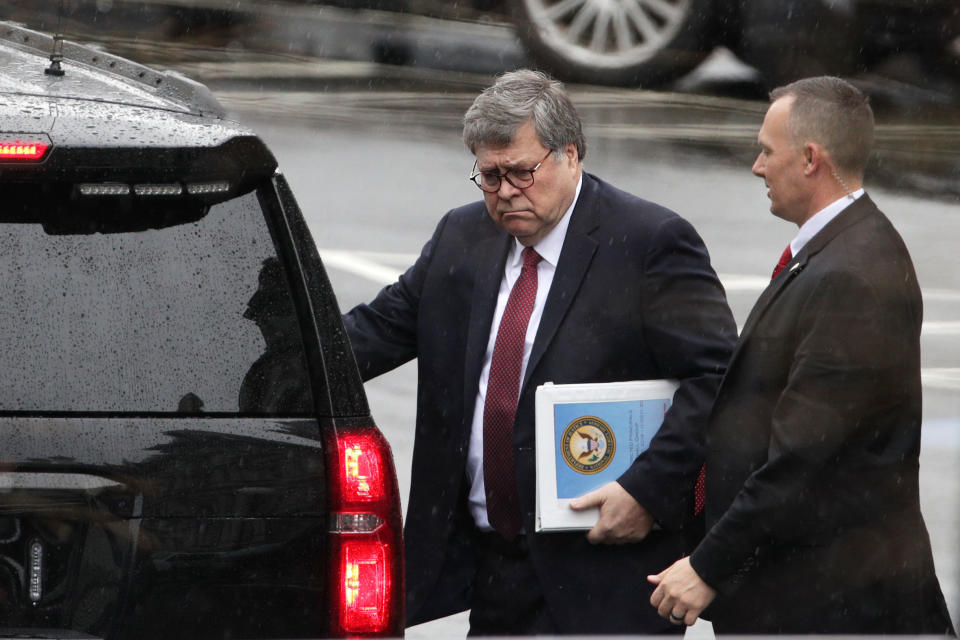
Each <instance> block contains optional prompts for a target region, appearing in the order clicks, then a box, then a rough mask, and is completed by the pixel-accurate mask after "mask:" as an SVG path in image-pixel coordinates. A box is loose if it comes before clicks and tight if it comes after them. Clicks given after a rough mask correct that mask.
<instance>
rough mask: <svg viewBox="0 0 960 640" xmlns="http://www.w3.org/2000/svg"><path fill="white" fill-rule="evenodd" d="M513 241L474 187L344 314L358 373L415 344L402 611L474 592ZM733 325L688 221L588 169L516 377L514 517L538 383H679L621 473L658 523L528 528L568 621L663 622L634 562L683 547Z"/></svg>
mask: <svg viewBox="0 0 960 640" xmlns="http://www.w3.org/2000/svg"><path fill="white" fill-rule="evenodd" d="M511 242H514V240H513V239H512V238H511V237H510V236H508V235H507V234H506V233H505V232H504V231H503V230H502V229H500V228H499V227H497V226H496V225H495V224H494V223H493V221H492V220H491V219H490V217H489V215H488V214H487V211H486V209H485V207H484V205H483V203H482V202H476V203H474V204H470V205H466V206H464V207H461V208H458V209H455V210H453V211H451V212H449V213H448V214H447V215H446V216H444V218H443V219H442V220H441V222H440V224H439V225H438V226H437V229H436V232H435V233H434V235H433V237H432V238H431V239H430V241H429V242H428V243H427V244H426V246H425V247H424V249H423V252H422V254H421V255H420V258H419V259H418V260H417V262H416V264H414V265H413V267H411V268H410V269H409V270H408V271H407V272H406V273H405V274H404V275H402V276H401V277H400V279H399V281H398V282H397V283H395V284H393V285H390V286H388V287H386V288H385V289H384V290H383V291H381V292H380V294H379V295H378V296H377V298H376V299H375V300H374V301H373V302H372V303H371V304H369V305H360V306H358V307H356V308H354V309H353V310H351V311H350V312H349V313H348V314H346V316H345V324H346V327H347V331H348V333H349V335H350V339H351V342H352V344H353V349H354V353H355V354H356V358H357V363H358V365H359V367H360V371H361V375H362V376H363V377H364V379H369V378H372V377H374V376H376V375H379V374H380V373H383V372H385V371H388V370H390V369H393V368H394V367H396V366H398V365H400V364H402V363H404V362H406V361H408V360H410V359H412V358H415V357H416V358H418V367H419V373H418V375H419V380H418V382H419V386H418V392H417V427H416V439H415V444H414V452H413V474H412V486H411V491H410V501H409V507H408V513H407V520H406V550H407V556H406V563H407V564H406V567H407V595H408V606H407V611H408V624H417V623H419V622H423V621H426V620H429V619H432V618H436V617H439V616H442V615H447V614H449V613H453V612H455V611H459V610H463V609H465V608H468V607H469V593H468V588H469V583H470V579H471V577H472V574H473V565H472V557H471V556H472V553H471V545H470V535H471V532H472V530H473V521H472V518H471V517H470V516H469V515H468V513H467V511H466V500H465V495H466V491H467V489H468V487H467V486H466V485H467V482H466V481H465V480H466V472H465V464H466V456H467V445H468V441H469V435H470V424H471V420H472V416H473V410H474V402H475V399H476V395H477V388H478V384H479V377H480V369H481V364H482V360H483V355H484V352H485V350H486V346H487V339H488V337H489V335H490V329H491V326H490V325H491V322H492V317H493V313H494V307H495V305H496V301H497V291H498V288H499V286H500V280H501V278H502V277H503V271H504V263H505V260H506V256H507V251H508V249H509V247H510V243H511ZM735 331H736V329H735V327H734V324H733V319H732V317H731V314H730V311H729V309H728V307H727V304H726V300H725V298H724V293H723V289H722V288H721V286H720V283H719V281H718V280H717V277H716V275H715V273H714V272H713V269H712V268H711V267H710V261H709V256H708V255H707V251H706V249H705V247H704V246H703V242H702V241H701V240H700V238H699V236H698V235H697V233H696V232H695V231H694V229H693V227H691V226H690V224H689V223H687V222H686V221H685V220H683V219H682V218H680V217H679V216H677V215H676V214H674V213H672V212H670V211H668V210H666V209H664V208H662V207H659V206H657V205H655V204H652V203H650V202H646V201H643V200H641V199H639V198H636V197H634V196H632V195H630V194H627V193H624V192H623V191H620V190H618V189H615V188H613V187H611V186H610V185H608V184H606V183H604V182H602V181H600V180H598V179H597V178H595V177H593V176H590V175H588V174H584V177H583V186H582V189H581V193H580V197H579V200H578V201H577V205H576V207H575V209H574V211H573V213H572V217H571V220H570V226H569V228H568V231H567V235H566V238H565V240H564V244H563V249H562V252H561V256H560V260H559V264H558V266H557V271H556V274H555V276H554V280H553V284H552V287H551V289H550V293H549V295H548V298H547V301H546V306H545V308H544V313H543V317H542V320H541V322H540V326H539V329H538V332H537V336H536V340H535V343H534V346H533V351H532V354H531V356H530V362H529V364H528V366H527V371H526V377H525V379H524V381H523V384H522V386H521V390H520V398H519V405H518V409H517V417H516V422H515V427H514V447H515V449H514V451H515V453H514V456H515V462H516V477H517V486H518V489H519V497H520V504H521V509H522V511H523V518H524V527H525V530H526V531H527V532H532V531H534V507H535V467H534V459H535V457H534V395H535V390H536V387H537V386H538V385H541V384H543V383H544V382H548V381H552V382H555V383H558V384H559V383H573V382H610V381H619V380H635V379H656V378H675V379H678V380H680V382H681V386H680V388H679V390H678V391H677V393H676V395H675V397H674V404H673V406H672V409H671V410H670V412H669V414H668V416H667V419H666V420H665V423H664V425H663V426H662V427H661V430H660V431H659V433H658V435H657V436H656V437H655V438H654V439H653V440H652V441H651V446H650V449H649V450H648V451H647V452H646V454H645V455H643V456H641V457H640V458H638V459H637V461H636V462H635V463H634V464H633V466H632V467H631V468H630V469H629V470H628V472H627V473H626V474H624V476H623V477H622V478H621V480H620V482H621V484H623V486H624V487H625V488H626V489H627V490H628V491H629V492H630V493H631V494H632V495H633V496H635V497H636V498H637V499H638V501H639V502H640V503H641V504H643V505H644V506H646V507H647V508H648V509H649V510H650V511H651V512H652V513H653V515H654V516H655V517H656V518H657V519H658V520H659V522H660V523H661V525H662V527H663V530H662V531H654V532H653V533H651V534H650V536H648V538H647V539H646V540H645V541H644V542H643V543H640V544H635V545H626V546H592V545H590V544H589V543H588V542H587V541H586V537H585V534H584V532H572V533H549V534H537V535H532V536H529V537H530V548H531V555H532V558H533V561H534V564H535V566H536V569H537V573H538V576H539V577H540V582H541V584H542V587H543V590H544V593H545V596H546V599H547V602H548V605H549V606H550V610H551V613H552V615H553V617H554V619H555V621H556V622H557V624H558V625H559V626H560V628H561V629H563V630H564V631H565V632H580V633H589V632H598V633H602V632H606V633H612V632H622V633H626V632H639V631H646V632H649V631H657V630H661V629H668V628H669V627H670V625H669V623H666V622H665V621H663V620H662V619H660V618H659V617H658V616H657V615H656V611H655V610H654V609H653V608H652V607H650V606H649V605H648V604H647V602H646V599H647V598H649V594H650V591H649V588H648V587H647V583H646V579H645V576H646V575H647V574H648V573H651V572H656V571H660V570H662V569H663V568H664V567H665V566H667V565H669V564H670V563H671V562H672V561H674V560H676V559H677V558H679V557H680V556H681V555H682V554H683V553H684V552H685V543H684V540H683V536H682V534H681V533H680V529H681V527H682V526H683V525H684V524H685V523H686V522H687V514H689V512H690V510H691V509H690V497H691V491H692V486H693V483H694V480H695V478H696V476H697V473H698V470H699V468H700V466H701V464H702V460H703V458H702V452H703V427H704V423H705V418H706V413H707V411H708V410H709V407H710V404H711V401H712V399H713V397H714V395H715V393H716V389H717V385H718V384H719V381H720V377H721V375H722V373H723V370H724V367H725V365H726V362H727V360H728V359H729V356H730V352H731V349H732V346H733V341H734V339H735ZM687 550H689V547H687Z"/></svg>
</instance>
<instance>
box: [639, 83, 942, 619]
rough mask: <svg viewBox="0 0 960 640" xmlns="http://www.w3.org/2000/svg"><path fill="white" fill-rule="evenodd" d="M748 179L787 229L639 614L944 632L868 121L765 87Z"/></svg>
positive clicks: (910, 293)
mask: <svg viewBox="0 0 960 640" xmlns="http://www.w3.org/2000/svg"><path fill="white" fill-rule="evenodd" d="M770 97H771V104H770V108H769V109H768V110H767V115H766V117H765V118H764V120H763V125H762V127H761V128H760V133H759V136H758V141H759V143H760V153H759V156H758V157H757V161H756V162H755V163H754V165H753V172H754V174H756V175H757V176H758V177H760V178H763V180H764V182H765V183H766V186H767V188H768V189H769V191H768V194H767V195H768V197H769V198H770V211H771V212H772V213H773V214H774V215H776V216H778V217H780V218H783V219H784V220H787V221H789V222H792V223H794V224H796V225H797V226H798V227H799V231H798V233H797V236H796V238H795V239H794V240H793V242H791V243H790V246H788V247H787V249H786V250H785V251H784V253H783V256H782V258H781V259H780V262H779V264H778V265H777V268H776V270H775V271H774V277H773V280H772V281H771V283H770V285H769V286H768V287H767V289H766V290H765V291H764V292H763V294H762V295H761V296H760V299H759V300H758V301H757V303H756V305H755V306H754V308H753V310H752V311H751V312H750V316H749V317H748V318H747V321H746V324H745V325H744V327H743V331H742V332H741V335H740V340H739V342H738V343H737V348H736V350H735V351H734V354H733V358H732V360H731V362H730V366H729V369H728V370H727V373H726V375H725V377H724V380H723V383H722V385H721V386H720V391H719V393H718V396H717V401H716V404H715V406H714V407H713V410H712V412H711V415H710V420H709V423H708V427H707V449H708V452H707V460H706V490H707V492H706V519H707V526H708V528H709V530H708V532H707V535H706V537H705V539H704V540H703V541H702V542H701V543H700V544H699V545H698V547H697V548H696V549H695V550H694V552H693V553H692V554H691V556H690V557H689V558H684V559H682V560H680V561H678V562H676V563H675V564H673V565H672V566H671V567H670V568H669V569H667V570H666V571H663V572H662V573H659V574H657V575H655V576H651V578H650V579H651V580H652V581H653V582H654V583H656V584H657V585H658V587H657V589H656V591H655V592H654V595H653V598H652V600H651V604H653V605H654V606H655V607H657V608H658V610H659V612H660V614H661V615H663V616H664V617H665V618H667V619H670V620H672V621H674V622H675V623H676V624H678V625H683V624H687V625H690V624H693V622H694V621H695V619H696V618H697V615H698V614H699V613H700V612H701V611H703V610H704V607H706V606H707V605H710V607H709V609H708V610H707V612H706V613H705V617H709V618H710V619H711V620H712V621H713V625H714V629H715V630H716V631H717V632H718V633H735V634H754V633H762V634H772V633H789V634H810V633H829V634H849V633H858V634H877V635H880V634H891V633H900V634H918V635H919V634H951V635H952V633H953V628H952V626H951V623H950V618H949V616H948V614H947V609H946V605H945V603H944V599H943V595H942V594H941V591H940V585H939V583H938V581H937V577H936V574H935V573H934V567H933V558H932V555H931V551H930V541H929V538H928V537H927V530H926V527H925V526H924V523H923V518H922V517H921V515H920V502H919V486H918V485H919V478H918V475H919V474H918V470H919V454H920V422H921V411H920V408H921V385H920V327H921V319H922V315H923V312H922V301H921V298H920V288H919V286H918V284H917V278H916V275H915V274H914V270H913V263H912V262H911V260H910V254H909V253H908V252H907V248H906V246H905V245H904V243H903V240H902V239H901V237H900V235H899V234H898V233H897V231H896V230H895V229H894V228H893V225H891V224H890V221H889V220H888V219H887V218H886V216H884V215H883V213H881V212H880V210H879V209H877V206H876V205H875V204H874V203H873V201H872V200H871V199H870V196H868V195H867V194H866V193H865V192H864V190H863V187H862V181H863V174H864V169H865V167H866V164H867V158H868V156H869V154H870V148H871V144H872V142H873V113H872V111H871V109H870V105H869V103H868V101H867V98H866V96H864V95H863V94H862V93H861V92H860V91H859V90H858V89H857V88H856V87H854V86H852V85H850V84H849V83H847V82H845V81H843V80H841V79H839V78H831V77H820V78H807V79H804V80H799V81H797V82H795V83H793V84H790V85H787V86H786V87H782V88H780V89H776V90H774V91H773V92H772V93H771V96H770Z"/></svg>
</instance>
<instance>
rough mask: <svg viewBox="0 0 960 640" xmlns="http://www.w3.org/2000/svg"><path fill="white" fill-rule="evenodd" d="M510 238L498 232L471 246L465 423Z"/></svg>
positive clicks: (472, 397) (465, 375) (469, 417)
mask: <svg viewBox="0 0 960 640" xmlns="http://www.w3.org/2000/svg"><path fill="white" fill-rule="evenodd" d="M512 241H513V239H512V238H511V237H510V236H508V235H507V234H506V233H505V232H498V233H496V234H495V235H493V236H492V237H489V238H486V239H484V240H482V241H480V242H478V243H477V244H475V245H474V247H473V258H472V262H473V263H474V264H475V271H474V276H473V299H472V301H471V304H470V326H469V328H468V330H467V345H466V353H465V354H464V364H465V366H464V386H463V394H464V397H463V407H464V420H465V421H466V422H465V424H466V425H468V426H469V424H470V421H471V420H472V418H473V407H474V405H475V404H476V398H477V387H478V385H479V384H480V369H481V367H482V365H483V356H484V354H485V353H486V350H487V341H488V340H489V338H490V325H491V323H492V322H493V312H494V311H495V310H496V307H497V293H498V291H499V290H500V281H501V280H502V279H503V269H504V265H505V263H506V260H507V253H508V252H509V250H510V243H511V242H512Z"/></svg>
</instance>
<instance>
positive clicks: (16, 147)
mask: <svg viewBox="0 0 960 640" xmlns="http://www.w3.org/2000/svg"><path fill="white" fill-rule="evenodd" d="M49 147H50V145H49V143H47V142H44V141H41V140H27V141H22V140H3V139H0V162H8V161H11V160H26V161H34V162H36V161H38V160H42V159H43V156H44V155H46V153H47V149H48V148H49Z"/></svg>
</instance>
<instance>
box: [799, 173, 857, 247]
mask: <svg viewBox="0 0 960 640" xmlns="http://www.w3.org/2000/svg"><path fill="white" fill-rule="evenodd" d="M863 193H864V191H863V189H857V190H856V191H854V192H853V193H851V194H850V195H845V196H843V197H842V198H840V199H839V200H834V201H833V202H831V203H830V204H828V205H827V206H826V207H824V208H823V209H821V210H820V211H817V212H816V213H815V214H813V215H812V216H811V217H810V219H809V220H807V221H806V222H804V223H803V225H802V226H801V227H800V231H799V233H797V237H796V238H794V239H793V241H792V242H791V243H790V253H791V254H793V255H797V254H798V253H800V249H803V247H804V245H806V244H807V243H808V242H810V239H811V238H813V236H815V235H817V234H818V233H820V230H821V229H823V228H824V227H825V226H827V223H829V222H830V221H831V220H833V219H834V218H836V217H837V216H838V215H840V212H841V211H843V210H844V209H846V208H847V207H849V206H850V205H851V204H853V203H854V202H856V200H857V198H859V197H860V196H862V195H863Z"/></svg>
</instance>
